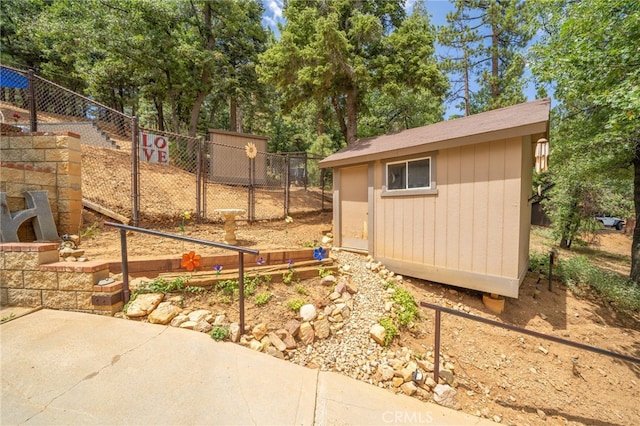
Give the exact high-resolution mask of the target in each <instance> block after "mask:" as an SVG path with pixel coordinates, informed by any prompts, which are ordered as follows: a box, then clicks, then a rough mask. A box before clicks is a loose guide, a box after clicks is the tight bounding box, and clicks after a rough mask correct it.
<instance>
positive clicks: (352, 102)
mask: <svg viewBox="0 0 640 426" xmlns="http://www.w3.org/2000/svg"><path fill="white" fill-rule="evenodd" d="M357 135H358V100H357V90H356V88H355V87H352V88H350V89H349V90H348V91H347V134H346V140H347V145H352V144H353V143H354V142H355V141H356V139H357V137H358V136H357Z"/></svg>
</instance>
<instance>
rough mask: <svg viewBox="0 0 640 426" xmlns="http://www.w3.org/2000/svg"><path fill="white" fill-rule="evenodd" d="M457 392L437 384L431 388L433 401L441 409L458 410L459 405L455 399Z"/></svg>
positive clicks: (447, 386) (449, 387)
mask: <svg viewBox="0 0 640 426" xmlns="http://www.w3.org/2000/svg"><path fill="white" fill-rule="evenodd" d="M457 393H458V392H457V391H456V390H455V389H454V388H452V387H451V386H449V385H441V384H437V385H436V386H435V387H434V388H433V400H434V401H435V402H437V403H438V404H440V405H442V406H443V407H447V408H452V409H454V410H459V409H460V408H461V407H460V403H459V402H458V400H457V398H456V394H457Z"/></svg>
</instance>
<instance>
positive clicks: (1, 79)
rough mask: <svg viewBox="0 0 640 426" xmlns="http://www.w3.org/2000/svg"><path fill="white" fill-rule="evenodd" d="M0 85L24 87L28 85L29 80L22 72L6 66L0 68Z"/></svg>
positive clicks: (14, 87)
mask: <svg viewBox="0 0 640 426" xmlns="http://www.w3.org/2000/svg"><path fill="white" fill-rule="evenodd" d="M0 87H11V88H13V89H26V88H28V87H29V80H27V77H25V76H24V75H22V74H19V73H17V72H15V71H11V70H8V69H6V68H0Z"/></svg>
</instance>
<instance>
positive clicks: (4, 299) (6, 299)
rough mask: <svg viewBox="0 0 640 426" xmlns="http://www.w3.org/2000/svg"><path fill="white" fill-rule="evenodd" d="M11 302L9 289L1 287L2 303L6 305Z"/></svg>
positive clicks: (0, 299) (0, 301)
mask: <svg viewBox="0 0 640 426" xmlns="http://www.w3.org/2000/svg"><path fill="white" fill-rule="evenodd" d="M8 304H9V289H8V288H0V305H2V306H6V305H8Z"/></svg>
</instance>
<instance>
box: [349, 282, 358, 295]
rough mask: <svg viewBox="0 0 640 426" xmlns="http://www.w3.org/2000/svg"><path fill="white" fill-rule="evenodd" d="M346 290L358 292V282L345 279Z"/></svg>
mask: <svg viewBox="0 0 640 426" xmlns="http://www.w3.org/2000/svg"><path fill="white" fill-rule="evenodd" d="M347 291H348V292H349V293H351V294H355V293H357V292H358V284H357V283H356V282H355V281H354V280H347Z"/></svg>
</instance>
